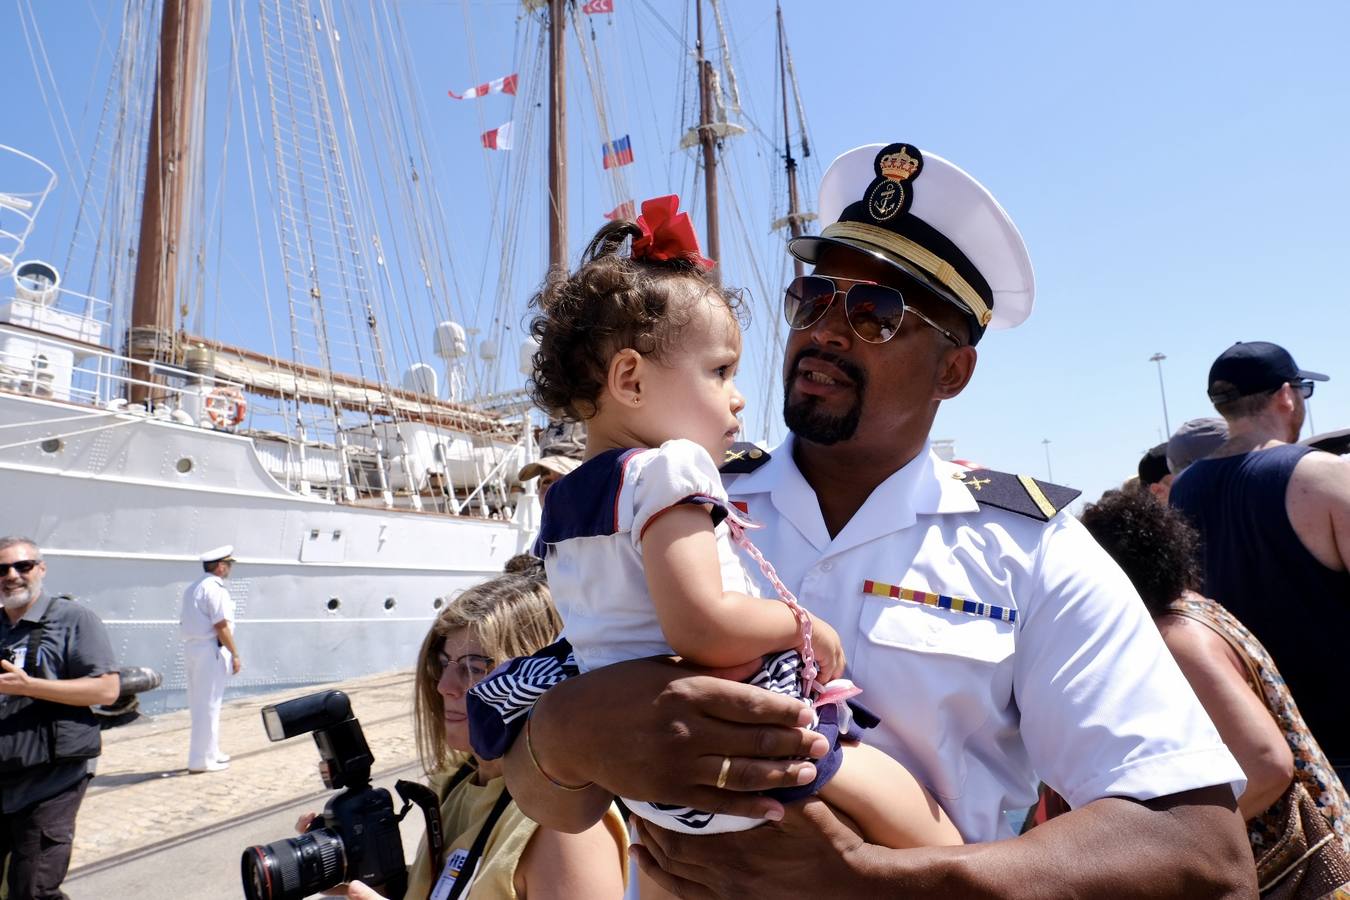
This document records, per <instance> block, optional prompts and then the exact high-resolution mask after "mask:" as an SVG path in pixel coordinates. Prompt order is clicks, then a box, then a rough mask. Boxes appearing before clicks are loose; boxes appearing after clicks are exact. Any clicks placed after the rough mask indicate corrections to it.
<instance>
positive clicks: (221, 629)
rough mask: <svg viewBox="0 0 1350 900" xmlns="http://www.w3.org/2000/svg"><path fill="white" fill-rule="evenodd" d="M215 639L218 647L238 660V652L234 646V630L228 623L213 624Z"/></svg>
mask: <svg viewBox="0 0 1350 900" xmlns="http://www.w3.org/2000/svg"><path fill="white" fill-rule="evenodd" d="M215 629H216V639H217V640H219V641H220V645H221V646H222V647H224V648H225V649H226V650H228V651H230V655H231V656H233V657H236V658H238V656H239V651H238V650H237V649H236V648H235V646H234V630H233V629H232V628H230V623H229V622H217V623H216V624H215Z"/></svg>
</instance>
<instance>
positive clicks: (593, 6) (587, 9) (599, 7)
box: [581, 0, 614, 16]
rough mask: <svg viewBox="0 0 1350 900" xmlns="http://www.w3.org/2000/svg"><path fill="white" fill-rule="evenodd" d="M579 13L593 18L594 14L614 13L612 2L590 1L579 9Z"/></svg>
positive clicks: (610, 0)
mask: <svg viewBox="0 0 1350 900" xmlns="http://www.w3.org/2000/svg"><path fill="white" fill-rule="evenodd" d="M581 11H582V12H584V13H585V14H586V15H588V16H593V15H595V14H596V13H612V12H614V0H591V2H590V3H587V4H586V5H585V6H583V7H582V8H581Z"/></svg>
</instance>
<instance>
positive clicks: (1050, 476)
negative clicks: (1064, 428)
mask: <svg viewBox="0 0 1350 900" xmlns="http://www.w3.org/2000/svg"><path fill="white" fill-rule="evenodd" d="M1041 443H1042V444H1044V445H1045V480H1046V481H1054V480H1055V470H1054V469H1053V468H1051V467H1050V439H1049V438H1041Z"/></svg>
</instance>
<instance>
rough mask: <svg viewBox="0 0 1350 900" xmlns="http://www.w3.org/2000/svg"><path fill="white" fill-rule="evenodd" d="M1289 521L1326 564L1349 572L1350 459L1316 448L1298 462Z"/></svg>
mask: <svg viewBox="0 0 1350 900" xmlns="http://www.w3.org/2000/svg"><path fill="white" fill-rule="evenodd" d="M1285 509H1286V511H1287V512H1288V514H1289V524H1290V525H1292V526H1293V527H1294V533H1295V534H1297V535H1298V537H1299V540H1300V541H1302V542H1303V546H1305V547H1307V548H1308V552H1309V553H1311V554H1312V555H1313V557H1314V558H1316V559H1317V561H1318V562H1320V563H1321V564H1322V565H1324V566H1326V567H1327V568H1329V569H1333V570H1336V571H1345V569H1346V557H1347V556H1350V458H1346V457H1341V456H1336V455H1334V454H1331V453H1324V452H1322V451H1320V450H1314V451H1313V452H1312V453H1309V454H1308V455H1307V456H1304V457H1303V458H1302V459H1300V460H1299V461H1298V465H1297V466H1295V467H1294V474H1293V476H1292V477H1291V478H1290V479H1289V488H1288V490H1287V492H1286V494H1285Z"/></svg>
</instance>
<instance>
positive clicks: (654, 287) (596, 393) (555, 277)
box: [529, 221, 743, 421]
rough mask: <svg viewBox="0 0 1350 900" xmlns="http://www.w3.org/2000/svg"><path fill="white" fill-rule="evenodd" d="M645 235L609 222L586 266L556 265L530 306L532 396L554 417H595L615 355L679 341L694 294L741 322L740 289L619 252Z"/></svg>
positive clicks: (674, 264)
mask: <svg viewBox="0 0 1350 900" xmlns="http://www.w3.org/2000/svg"><path fill="white" fill-rule="evenodd" d="M641 236H642V230H641V229H640V228H639V227H638V226H637V224H636V223H634V222H628V221H615V222H610V223H608V224H606V225H605V226H604V227H603V228H601V229H600V230H599V231H597V232H596V233H595V236H594V237H593V238H591V242H590V244H589V245H588V246H587V247H586V252H585V254H583V256H582V263H581V267H580V268H578V269H577V270H576V271H575V272H573V273H571V274H568V273H567V272H564V271H562V270H561V269H553V270H551V271H550V272H549V273H548V276H547V277H546V278H545V279H544V283H543V285H542V286H541V287H540V288H539V291H538V292H537V293H536V294H535V295H534V296H533V297H532V298H531V299H530V306H532V307H534V308H536V309H538V310H539V314H538V315H536V316H535V317H534V318H533V319H531V320H530V333H531V334H532V335H534V337H535V339H536V340H538V341H539V350H538V351H536V352H535V354H534V371H533V374H532V376H531V378H530V384H529V387H530V395H531V397H532V398H533V399H534V402H535V403H536V404H538V405H539V406H540V407H541V408H542V409H544V410H545V411H547V412H548V413H549V414H550V415H552V416H555V417H558V418H562V419H566V420H569V421H583V420H585V419H589V418H591V417H592V416H594V415H595V413H596V411H597V410H598V408H599V402H600V394H601V392H602V390H603V389H604V386H605V381H606V379H607V378H608V373H609V363H610V360H611V359H613V357H614V354H616V353H618V352H619V351H620V350H623V349H625V348H629V347H631V348H632V349H634V350H636V351H637V352H639V353H641V354H642V355H643V356H650V357H652V358H654V359H658V360H659V359H660V358H661V356H662V355H663V354H665V353H668V352H669V351H671V350H672V349H674V348H676V347H678V345H679V334H680V330H681V329H682V328H684V326H685V325H687V324H688V323H689V320H690V319H691V317H692V313H691V310H692V308H693V304H692V303H691V302H690V301H692V300H693V299H695V298H696V297H705V296H709V295H711V296H713V297H716V298H717V299H719V300H720V301H721V302H723V303H724V304H726V307H727V310H728V311H729V312H731V313H732V315H733V316H735V317H736V318H737V320H738V321H739V320H740V319H741V318H742V317H743V313H742V309H743V305H742V303H741V298H740V294H739V292H737V291H731V290H726V289H724V288H722V287H721V286H720V285H719V284H718V283H717V282H716V281H714V280H713V279H712V278H710V277H709V276H708V274H707V273H706V272H704V271H703V270H702V269H700V268H699V267H698V266H696V265H695V264H694V263H693V262H691V261H689V260H686V259H674V260H669V261H655V260H646V259H634V258H633V257H632V256H630V255H624V254H622V253H621V251H622V250H623V248H624V245H625V244H626V243H627V241H628V240H629V239H630V238H637V237H641Z"/></svg>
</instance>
